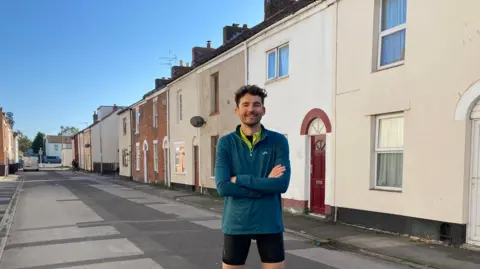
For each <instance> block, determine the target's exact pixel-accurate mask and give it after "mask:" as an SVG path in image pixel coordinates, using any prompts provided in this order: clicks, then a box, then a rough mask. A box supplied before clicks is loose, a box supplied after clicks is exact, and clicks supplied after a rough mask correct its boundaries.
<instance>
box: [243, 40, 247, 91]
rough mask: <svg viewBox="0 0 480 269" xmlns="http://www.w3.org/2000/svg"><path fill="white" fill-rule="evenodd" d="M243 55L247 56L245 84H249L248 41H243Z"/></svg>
mask: <svg viewBox="0 0 480 269" xmlns="http://www.w3.org/2000/svg"><path fill="white" fill-rule="evenodd" d="M243 55H244V58H245V85H248V46H247V41H245V42H243Z"/></svg>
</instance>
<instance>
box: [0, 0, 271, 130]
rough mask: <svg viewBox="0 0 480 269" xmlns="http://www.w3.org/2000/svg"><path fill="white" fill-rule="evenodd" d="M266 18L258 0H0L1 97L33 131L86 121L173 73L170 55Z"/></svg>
mask: <svg viewBox="0 0 480 269" xmlns="http://www.w3.org/2000/svg"><path fill="white" fill-rule="evenodd" d="M262 20H263V0H241V1H240V0H204V1H201V0H129V1H127V0H0V106H1V107H3V111H4V112H13V114H14V119H15V126H14V129H15V130H20V131H21V132H22V133H24V134H25V135H27V136H29V137H30V138H31V139H33V138H34V136H35V135H36V133H37V132H39V131H40V132H43V133H46V134H57V133H58V132H59V131H60V126H61V125H64V126H75V127H77V128H79V129H83V128H85V127H87V126H88V125H89V124H91V123H92V119H93V118H92V115H93V111H95V110H96V109H97V108H98V107H99V106H101V105H113V104H116V105H118V106H129V105H131V104H133V103H135V102H136V101H138V100H140V99H141V98H142V96H143V94H145V93H146V92H148V91H150V90H152V89H153V88H154V83H155V79H156V78H161V77H170V74H171V71H170V66H169V65H168V64H169V62H170V60H168V59H164V58H165V57H166V58H174V57H175V56H176V58H177V60H176V62H175V61H174V62H173V63H174V64H178V63H179V60H183V62H184V64H185V63H186V62H189V63H191V60H192V59H191V58H192V47H194V46H206V43H207V40H211V41H212V47H215V48H216V47H219V46H220V45H221V43H222V41H223V36H222V35H223V27H224V26H226V25H232V24H233V23H238V24H239V25H240V26H241V25H243V24H247V25H248V26H249V27H253V26H254V25H256V24H258V23H260V22H261V21H262Z"/></svg>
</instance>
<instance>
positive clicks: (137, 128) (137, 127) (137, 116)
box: [135, 107, 140, 134]
mask: <svg viewBox="0 0 480 269" xmlns="http://www.w3.org/2000/svg"><path fill="white" fill-rule="evenodd" d="M139 132H140V110H139V109H138V107H137V109H135V133H136V134H138V133H139Z"/></svg>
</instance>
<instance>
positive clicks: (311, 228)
mask: <svg viewBox="0 0 480 269" xmlns="http://www.w3.org/2000/svg"><path fill="white" fill-rule="evenodd" d="M87 174H88V173H87ZM88 175H91V176H92V177H95V178H101V179H104V180H109V181H111V182H113V183H116V184H119V185H123V186H126V187H131V188H135V189H139V190H141V191H144V192H146V193H149V194H154V195H158V196H162V197H166V198H170V199H173V200H177V201H180V202H184V203H186V204H190V205H193V206H198V207H202V208H206V209H210V210H214V211H217V212H222V211H223V199H222V198H221V197H214V196H211V195H203V194H199V193H194V192H191V191H188V190H171V189H167V188H165V187H162V186H154V185H150V186H151V188H145V186H148V185H147V184H145V183H142V182H135V181H127V180H122V179H119V178H116V179H114V178H112V177H111V176H110V177H104V176H99V175H95V174H88ZM283 219H284V224H285V229H286V232H289V233H293V234H295V235H297V236H301V237H304V238H306V239H310V240H313V241H316V242H317V245H318V244H320V245H321V244H327V243H328V244H329V245H331V246H334V247H337V248H341V249H345V250H351V251H355V252H360V253H363V254H366V255H371V256H376V257H379V258H383V259H387V260H390V261H395V262H399V263H403V264H409V265H410V266H412V267H413V268H437V269H479V268H480V252H479V251H473V250H468V249H465V248H456V247H450V246H444V245H441V244H430V243H424V242H420V241H414V240H411V239H410V238H409V237H405V236H397V235H390V234H387V233H382V232H377V231H373V230H369V229H362V228H357V227H353V226H349V225H345V224H342V223H338V222H336V223H335V222H332V221H328V220H324V219H320V218H316V217H311V216H308V215H298V214H292V213H290V212H287V211H285V212H284V218H283Z"/></svg>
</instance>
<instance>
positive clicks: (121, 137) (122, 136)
mask: <svg viewBox="0 0 480 269" xmlns="http://www.w3.org/2000/svg"><path fill="white" fill-rule="evenodd" d="M130 115H131V111H130V109H128V110H127V111H125V112H123V113H122V114H119V115H118V148H119V153H118V154H119V158H120V159H119V165H120V175H121V176H125V177H131V176H132V170H131V165H132V161H133V160H135V159H134V158H133V159H132V129H131V128H130V126H131V119H130ZM124 119H125V123H126V133H124V130H123V120H124ZM124 149H125V150H127V153H128V156H127V157H126V159H127V163H126V164H127V165H126V166H124V165H123V161H122V160H123V159H122V152H123V150H124Z"/></svg>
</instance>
